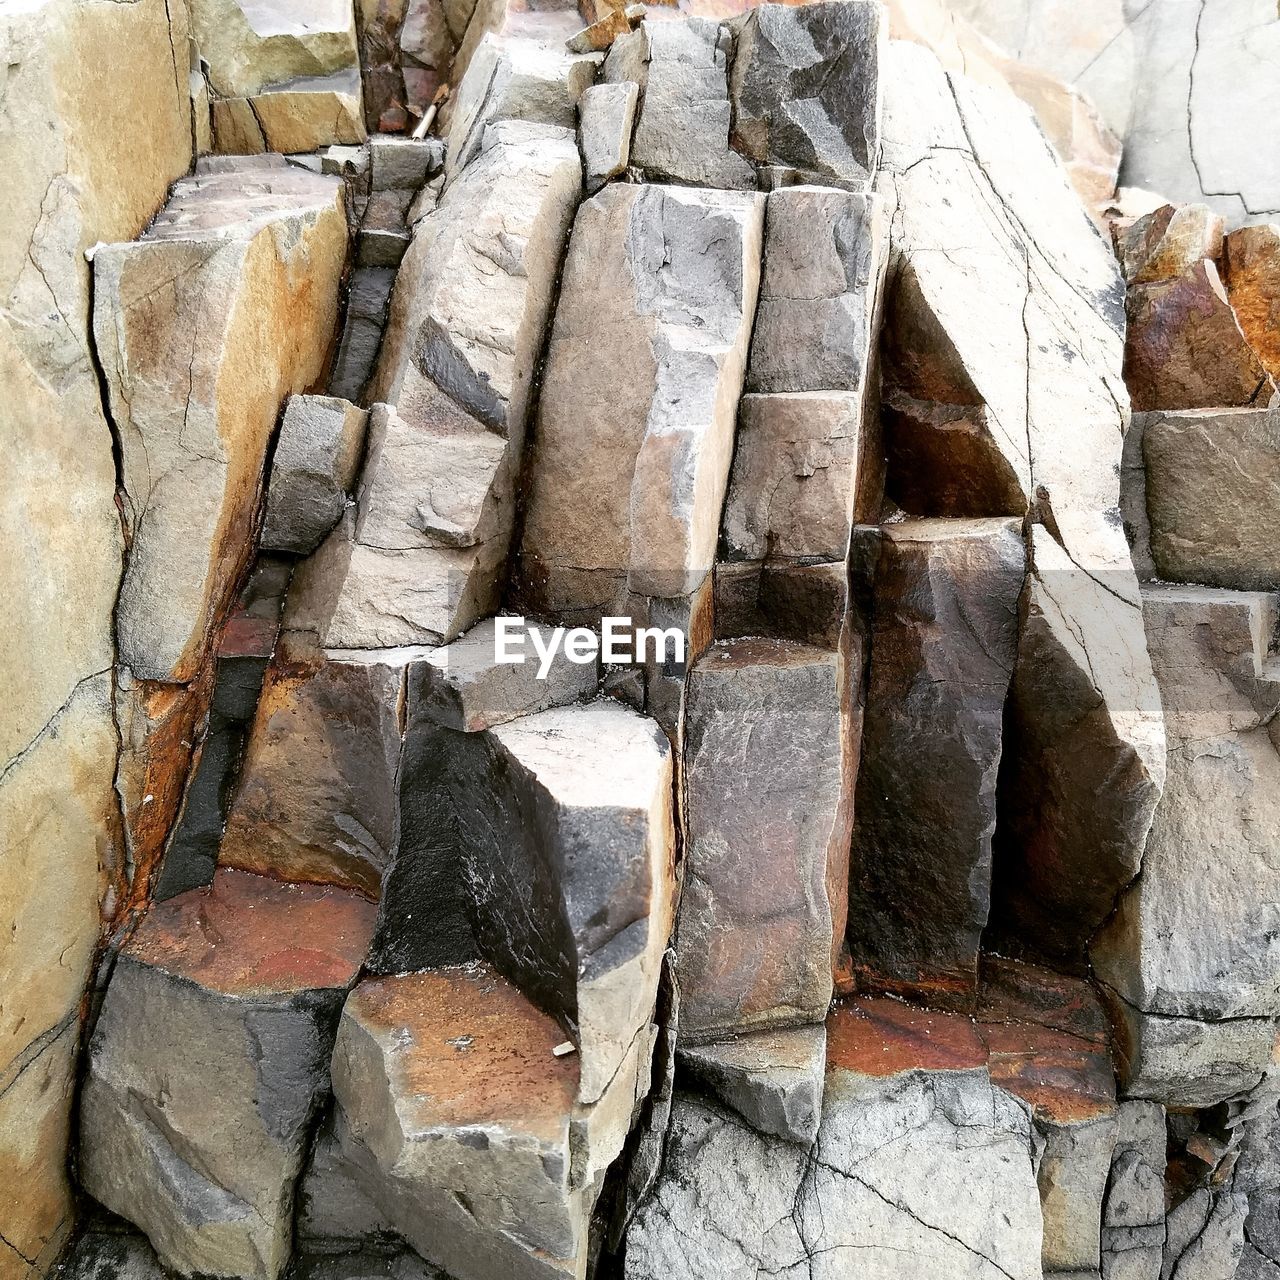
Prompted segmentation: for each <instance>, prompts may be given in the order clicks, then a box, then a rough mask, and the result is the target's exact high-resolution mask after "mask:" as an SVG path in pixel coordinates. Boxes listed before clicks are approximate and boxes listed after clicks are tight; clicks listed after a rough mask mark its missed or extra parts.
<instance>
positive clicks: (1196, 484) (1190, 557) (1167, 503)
mask: <svg viewBox="0 0 1280 1280" xmlns="http://www.w3.org/2000/svg"><path fill="white" fill-rule="evenodd" d="M1143 417H1144V421H1143V423H1142V456H1143V461H1144V462H1145V464H1146V477H1147V488H1146V494H1147V512H1148V516H1149V519H1150V522H1151V554H1152V557H1153V559H1154V562H1155V568H1156V571H1157V573H1158V575H1159V576H1160V577H1161V578H1164V579H1167V580H1169V581H1172V582H1203V583H1207V584H1209V585H1211V586H1217V587H1231V588H1236V589H1239V590H1245V591H1265V590H1268V589H1275V588H1276V587H1278V586H1280V524H1277V521H1276V519H1275V517H1276V513H1277V511H1280V409H1236V410H1227V411H1217V412H1213V411H1209V410H1189V411H1186V412H1182V413H1176V412H1170V413H1151V414H1145V415H1143Z"/></svg>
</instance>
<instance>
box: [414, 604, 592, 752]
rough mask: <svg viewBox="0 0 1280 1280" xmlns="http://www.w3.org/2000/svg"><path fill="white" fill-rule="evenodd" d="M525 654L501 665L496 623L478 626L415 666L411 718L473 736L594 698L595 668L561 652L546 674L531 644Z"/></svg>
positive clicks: (489, 622)
mask: <svg viewBox="0 0 1280 1280" xmlns="http://www.w3.org/2000/svg"><path fill="white" fill-rule="evenodd" d="M531 625H532V624H531ZM542 630H543V631H544V632H549V629H548V628H543V629H542ZM549 638H550V637H549V635H548V641H549ZM525 650H526V654H527V657H526V660H525V661H524V662H517V663H499V662H498V661H496V653H497V635H496V627H495V625H494V622H493V620H492V619H486V620H485V621H484V622H480V623H477V624H476V626H474V627H472V628H471V630H470V631H468V632H467V634H466V635H464V636H461V637H459V639H457V640H455V641H454V642H453V643H452V644H450V645H446V646H444V647H443V648H441V649H437V650H435V652H433V653H431V654H429V655H428V656H427V659H426V661H424V662H418V663H415V664H414V665H413V667H412V668H411V671H410V677H409V698H410V715H411V716H414V717H417V716H420V715H421V716H426V717H427V718H428V719H430V720H433V721H435V722H436V723H437V724H441V725H444V726H445V727H446V728H448V729H457V730H461V731H463V732H466V733H475V732H477V731H479V730H481V729H491V728H493V727H494V726H495V725H499V724H505V723H506V722H507V721H508V720H517V719H519V718H520V717H521V716H528V715H533V714H535V713H536V712H538V711H546V710H548V709H549V708H550V707H556V706H561V705H563V704H564V703H567V702H577V701H579V700H580V699H584V698H589V697H591V696H592V695H593V694H594V693H595V691H596V684H597V672H596V665H595V663H578V662H571V661H570V660H569V658H568V657H567V656H566V654H565V651H564V648H563V646H561V647H560V648H559V649H557V650H556V653H555V656H554V657H553V658H552V659H551V662H550V665H549V666H548V667H547V670H546V673H545V674H542V673H541V664H540V662H539V660H538V659H537V657H536V656H535V655H534V654H532V653H529V652H528V645H527V644H526V646H525Z"/></svg>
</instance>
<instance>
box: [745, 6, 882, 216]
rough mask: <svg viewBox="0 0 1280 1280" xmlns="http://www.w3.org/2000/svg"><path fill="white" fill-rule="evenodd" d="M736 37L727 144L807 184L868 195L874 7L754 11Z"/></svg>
mask: <svg viewBox="0 0 1280 1280" xmlns="http://www.w3.org/2000/svg"><path fill="white" fill-rule="evenodd" d="M735 34H736V37H737V48H736V55H735V58H734V63H733V74H732V77H731V88H732V95H733V133H732V141H733V145H734V146H735V147H736V148H737V149H738V150H739V151H741V152H742V153H743V154H744V155H746V156H748V157H750V158H751V159H752V160H755V161H756V162H758V163H760V164H771V165H784V166H786V167H787V168H789V169H793V170H795V171H796V172H798V173H799V174H801V175H803V178H804V179H805V180H807V181H820V182H825V183H830V184H831V185H833V186H842V185H846V184H847V185H848V186H849V187H850V188H851V189H853V190H857V191H865V190H867V189H868V188H869V187H870V185H871V181H872V179H873V178H874V177H875V172H876V165H877V162H878V160H879V151H880V85H881V76H882V70H881V63H882V60H883V56H884V50H885V46H886V43H887V41H888V22H887V20H886V16H885V12H884V10H883V8H881V7H880V6H879V5H877V4H870V3H866V2H865V0H860V2H858V3H828V4H807V5H803V6H801V7H798V8H790V7H788V6H784V5H777V6H762V7H761V8H759V9H753V10H751V11H750V12H749V13H748V14H747V15H746V17H745V18H743V19H742V21H741V23H740V25H738V27H737V31H736V33H735Z"/></svg>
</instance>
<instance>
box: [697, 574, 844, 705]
mask: <svg viewBox="0 0 1280 1280" xmlns="http://www.w3.org/2000/svg"><path fill="white" fill-rule="evenodd" d="M848 623H849V569H848V566H847V565H846V564H845V563H844V561H839V562H836V561H829V562H827V563H825V564H794V563H784V562H777V561H774V562H769V561H766V562H765V563H764V564H759V563H753V562H749V561H746V562H737V563H730V562H723V563H721V564H718V565H716V570H715V639H717V640H731V639H734V638H735V637H739V636H772V637H774V638H775V639H779V640H799V641H800V642H801V643H802V644H812V645H817V646H818V647H819V648H821V649H838V648H840V646H841V644H842V643H844V642H845V641H846V640H851V639H854V638H855V637H853V636H852V635H851V632H850V629H849V626H848ZM860 661H861V660H860V659H859V663H858V664H857V666H856V669H857V670H861V665H860ZM859 683H860V681H859Z"/></svg>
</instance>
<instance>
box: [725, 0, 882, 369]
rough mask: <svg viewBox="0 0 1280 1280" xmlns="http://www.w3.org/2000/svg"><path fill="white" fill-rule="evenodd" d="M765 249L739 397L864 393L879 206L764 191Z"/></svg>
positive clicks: (876, 296) (795, 191) (841, 196)
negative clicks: (743, 388)
mask: <svg viewBox="0 0 1280 1280" xmlns="http://www.w3.org/2000/svg"><path fill="white" fill-rule="evenodd" d="M818 7H822V6H818ZM828 7H835V6H828ZM839 7H840V8H844V9H848V10H850V11H851V12H858V11H860V10H861V8H862V7H863V6H861V5H853V4H842V5H840V6H839ZM866 7H867V8H871V7H872V6H866ZM779 11H781V10H779ZM761 12H763V11H762V10H756V11H754V12H753V15H752V16H753V18H754V16H755V14H758V13H761ZM796 12H800V11H796ZM765 245H766V247H767V250H768V251H767V253H766V254H765V260H764V272H763V275H762V276H761V280H760V302H759V305H758V307H757V308H756V321H755V327H754V330H753V332H752V336H751V359H750V362H749V364H748V367H747V389H748V390H750V391H857V392H862V391H864V390H865V387H866V384H867V381H868V375H869V373H870V366H871V364H872V362H873V351H874V344H875V338H876V333H875V330H876V325H877V322H878V309H879V303H880V288H881V285H882V283H883V280H884V271H885V262H886V256H887V252H888V225H887V221H886V218H885V216H884V207H883V204H882V203H881V202H880V201H879V200H877V199H876V198H875V197H872V196H866V195H855V194H853V193H851V192H841V191H832V190H830V189H828V188H825V187H784V188H782V189H780V190H778V191H772V192H770V193H769V199H768V203H767V205H766V209H765Z"/></svg>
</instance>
